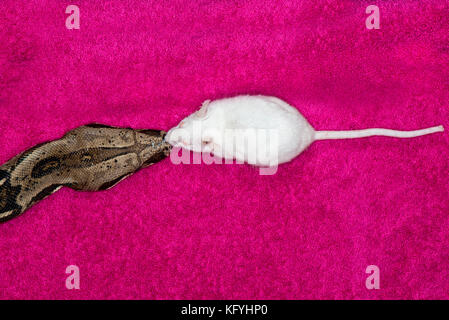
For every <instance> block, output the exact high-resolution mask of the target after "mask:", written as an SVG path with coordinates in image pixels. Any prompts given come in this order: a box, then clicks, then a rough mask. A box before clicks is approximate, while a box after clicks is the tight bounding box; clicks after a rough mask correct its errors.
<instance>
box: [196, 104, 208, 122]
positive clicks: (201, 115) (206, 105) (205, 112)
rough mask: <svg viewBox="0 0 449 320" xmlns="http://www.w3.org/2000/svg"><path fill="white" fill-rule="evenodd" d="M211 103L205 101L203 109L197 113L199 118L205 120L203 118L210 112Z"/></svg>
mask: <svg viewBox="0 0 449 320" xmlns="http://www.w3.org/2000/svg"><path fill="white" fill-rule="evenodd" d="M209 103H210V100H206V101H204V102H203V104H202V106H201V109H200V110H198V111H197V112H196V115H197V116H198V117H199V118H203V117H205V116H206V115H207V111H208V108H209Z"/></svg>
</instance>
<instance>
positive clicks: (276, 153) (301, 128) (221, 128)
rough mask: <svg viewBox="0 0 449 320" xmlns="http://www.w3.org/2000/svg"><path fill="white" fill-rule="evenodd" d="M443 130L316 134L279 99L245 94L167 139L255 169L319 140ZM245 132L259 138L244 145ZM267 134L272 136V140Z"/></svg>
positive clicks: (200, 114)
mask: <svg viewBox="0 0 449 320" xmlns="http://www.w3.org/2000/svg"><path fill="white" fill-rule="evenodd" d="M244 130H246V131H244ZM439 131H443V127H442V126H438V127H433V128H428V129H423V130H415V131H396V130H389V129H366V130H353V131H317V132H316V131H315V130H314V129H313V128H312V126H311V125H310V124H309V123H308V122H307V120H306V119H305V118H304V117H303V116H302V115H301V114H300V113H299V112H298V110H297V109H296V108H294V107H292V106H290V105H289V104H288V103H286V102H284V101H282V100H280V99H278V98H276V97H269V96H261V95H259V96H249V95H244V96H236V97H232V98H225V99H220V100H214V101H210V100H207V101H205V102H204V103H203V106H202V107H201V109H200V110H198V111H197V112H195V113H193V114H192V115H190V116H188V117H187V118H185V119H184V120H183V121H181V122H180V124H179V125H178V126H176V127H175V128H173V129H171V130H170V131H169V132H168V133H167V136H166V138H165V139H166V141H167V142H168V143H170V144H172V145H174V146H178V147H182V148H185V149H187V150H191V151H195V152H211V153H213V154H214V155H216V156H218V157H222V158H225V159H236V160H238V161H240V162H248V163H250V164H254V165H260V166H273V165H277V164H278V163H284V162H288V161H290V160H292V159H293V158H295V157H296V156H297V155H299V154H300V153H301V152H302V151H303V150H304V149H306V148H307V147H308V146H309V145H310V144H311V143H312V142H313V141H315V140H324V139H348V138H361V137H367V136H373V135H385V136H391V137H399V138H408V137H414V136H419V135H425V134H429V133H433V132H439ZM245 133H247V134H248V135H247V137H250V136H251V134H254V135H255V136H256V139H252V140H251V139H250V138H247V139H248V140H247V141H246V142H247V143H243V142H242V141H241V138H242V136H244V135H245ZM262 133H264V134H266V138H264V136H263V134H262ZM239 139H240V140H239ZM239 141H240V142H239Z"/></svg>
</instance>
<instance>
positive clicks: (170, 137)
mask: <svg viewBox="0 0 449 320" xmlns="http://www.w3.org/2000/svg"><path fill="white" fill-rule="evenodd" d="M165 141H167V142H168V143H170V144H171V145H173V146H179V145H180V144H181V145H184V146H186V145H188V143H187V141H186V139H184V136H183V135H182V132H181V131H180V130H179V129H178V127H176V128H173V129H170V130H169V131H168V132H167V135H166V136H165Z"/></svg>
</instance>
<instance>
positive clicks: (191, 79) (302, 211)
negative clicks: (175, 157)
mask: <svg viewBox="0 0 449 320" xmlns="http://www.w3.org/2000/svg"><path fill="white" fill-rule="evenodd" d="M70 4H76V5H78V6H79V7H80V11H81V29H80V30H67V29H66V28H65V19H66V17H67V16H68V15H67V14H65V8H66V6H67V5H70ZM370 4H377V5H378V6H379V7H380V14H381V29H380V30H367V29H366V27H365V19H366V17H367V14H366V13H365V8H366V7H367V6H368V5H370ZM448 9H449V5H448V2H447V1H436V0H435V1H377V2H376V1H374V2H373V1H347V0H346V1H309V2H307V1H297V0H295V1H285V2H283V1H262V0H251V1H207V0H203V1H148V2H146V1H132V0H129V1H118V0H116V1H82V0H77V1H76V2H71V1H56V0H55V1H50V0H47V1H45V0H40V1H39V0H35V1H30V0H27V1H16V0H3V1H1V2H0V110H1V112H0V143H1V151H0V162H1V163H4V162H6V161H7V160H8V159H9V158H11V157H13V156H14V155H16V154H17V153H19V152H21V151H23V150H25V149H27V148H29V147H31V146H33V145H35V144H37V143H40V142H43V141H46V140H49V139H56V138H59V137H61V136H62V135H63V134H64V133H65V132H66V131H67V130H69V129H72V128H75V127H77V126H79V125H83V124H86V123H89V122H100V123H104V124H109V125H116V126H132V127H134V128H161V129H169V128H170V127H172V126H174V125H175V124H177V123H178V122H179V121H180V120H181V119H182V118H183V117H185V116H187V115H188V114H190V113H191V112H193V111H194V110H196V109H197V107H198V106H199V105H200V103H201V102H202V101H203V100H205V99H216V98H221V97H225V96H230V95H235V94H241V93H254V94H256V93H257V94H259V93H260V94H267V95H276V96H278V97H280V98H283V99H285V100H286V101H288V102H289V103H291V104H293V105H295V106H297V108H298V109H299V110H300V111H301V112H302V113H303V114H304V116H305V117H306V118H307V119H308V120H309V121H310V122H311V124H312V125H313V126H314V127H315V128H317V129H322V130H323V129H328V130H332V129H333V130H338V129H359V128H366V127H386V128H397V129H404V130H407V129H417V128H423V127H429V126H433V125H438V124H443V125H444V126H445V127H446V130H448V129H449V121H448V119H449V67H448V65H449V63H448V62H449V44H448V35H449V14H448V12H449V11H448ZM448 137H449V136H448V133H447V131H446V132H445V133H444V134H434V135H431V136H425V137H420V138H416V139H410V140H399V139H389V138H382V137H374V138H369V139H363V140H353V141H349V140H346V141H321V142H317V143H315V144H313V145H312V146H311V147H310V148H309V149H308V150H307V151H306V152H304V153H303V154H302V155H301V156H300V157H298V158H297V159H295V160H294V161H292V162H291V163H288V164H285V165H282V166H281V167H280V168H279V170H278V173H277V174H276V175H274V176H260V175H259V174H258V171H257V170H255V169H254V168H252V167H250V166H246V165H209V166H207V165H177V166H176V165H173V164H171V162H170V161H169V160H165V161H163V162H161V163H159V164H157V165H155V166H153V167H151V168H148V169H146V170H143V171H140V172H139V173H137V174H136V175H134V176H132V177H130V178H128V179H126V180H125V181H123V182H122V183H120V184H119V185H118V186H116V187H115V188H113V189H112V190H109V191H106V192H98V193H80V192H75V191H73V190H70V189H62V190H61V191H59V192H58V193H56V194H55V195H53V196H51V197H49V198H48V199H46V200H44V201H42V202H40V203H39V204H37V205H36V206H35V207H33V208H32V209H31V210H29V211H28V212H26V213H25V214H24V215H22V216H21V217H19V218H16V219H14V220H12V221H10V222H8V223H6V224H3V225H0V298H3V299H6V298H28V299H34V298H51V299H53V298H59V299H73V298H81V299H85V298H94V299H100V298H107V299H110V298H124V299H133V298H139V299H172V298H176V299H179V298H185V299H190V298H198V299H205V298H211V299H215V298H217V299H228V298H233V299H256V298H257V299H300V298H306V299H314V298H319V299H328V298H329V299H353V298H357V299H379V298H382V299H387V298H391V299H402V298H413V299H427V298H437V299H443V298H449V281H448V279H449V249H448V241H449V194H448V190H449V179H448V176H449V161H448V156H449V152H448V150H449V138H448ZM70 264H75V265H77V266H79V268H80V271H81V289H80V290H67V289H66V288H65V279H66V277H67V275H66V274H65V268H66V267H67V266H68V265H70ZM371 264H374V265H377V266H379V268H380V272H381V274H380V276H381V289H380V290H371V291H370V290H367V289H366V288H365V279H366V277H367V276H368V275H367V274H365V268H366V267H367V266H368V265H371Z"/></svg>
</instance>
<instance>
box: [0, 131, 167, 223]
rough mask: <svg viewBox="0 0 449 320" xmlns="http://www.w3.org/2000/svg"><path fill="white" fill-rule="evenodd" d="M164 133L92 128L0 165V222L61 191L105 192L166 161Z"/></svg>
mask: <svg viewBox="0 0 449 320" xmlns="http://www.w3.org/2000/svg"><path fill="white" fill-rule="evenodd" d="M165 135H166V132H165V131H163V130H155V129H141V130H137V129H132V128H119V127H113V126H108V125H103V124H98V123H91V124H88V125H84V126H80V127H78V128H75V129H73V130H71V131H68V132H67V133H66V134H65V135H64V136H63V137H62V138H60V139H57V140H53V141H48V142H45V143H41V144H38V145H36V146H34V147H32V148H30V149H28V150H26V151H24V152H22V153H20V154H18V155H17V156H15V157H14V158H12V159H10V160H9V161H8V162H6V163H5V164H3V165H2V166H0V222H5V221H8V220H10V219H12V218H15V217H17V216H19V215H21V214H22V213H23V212H25V211H26V210H27V209H29V208H30V207H31V206H33V205H34V204H35V203H37V202H39V201H41V200H43V199H45V198H46V197H48V196H49V195H51V194H53V193H55V192H56V191H58V190H59V189H61V188H62V187H68V188H71V189H74V190H78V191H101V190H107V189H110V188H112V187H114V186H115V185H117V184H118V183H119V182H120V181H122V180H123V179H125V178H126V177H128V176H130V175H132V174H133V173H135V172H137V171H139V170H140V169H142V168H145V167H148V166H150V165H152V164H155V163H157V162H159V161H161V160H162V159H164V158H166V157H167V156H168V155H169V154H170V151H171V145H170V144H168V143H167V142H165V140H164V138H165Z"/></svg>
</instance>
